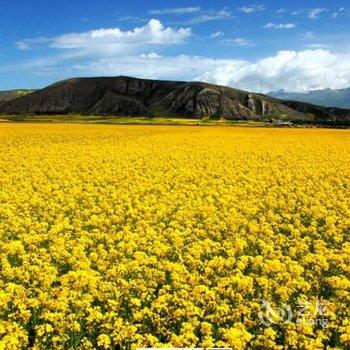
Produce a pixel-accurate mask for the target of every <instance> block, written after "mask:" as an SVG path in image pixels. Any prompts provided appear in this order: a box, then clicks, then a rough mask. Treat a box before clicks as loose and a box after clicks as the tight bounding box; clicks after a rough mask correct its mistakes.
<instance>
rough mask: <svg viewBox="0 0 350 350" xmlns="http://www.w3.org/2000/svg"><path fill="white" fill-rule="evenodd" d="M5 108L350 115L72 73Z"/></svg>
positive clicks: (177, 84) (193, 87)
mask: <svg viewBox="0 0 350 350" xmlns="http://www.w3.org/2000/svg"><path fill="white" fill-rule="evenodd" d="M0 113H2V114H69V113H74V114H87V115H89V114H91V115H113V116H140V115H145V116H178V117H181V116H182V117H188V116H190V117H195V118H203V117H211V118H226V119H262V118H264V119H265V118H272V117H273V118H280V117H282V116H283V118H288V119H292V120H293V119H294V120H295V119H298V120H308V119H310V118H313V119H318V118H320V119H322V120H324V119H329V120H337V119H339V118H340V119H342V120H343V119H344V120H348V119H350V113H349V110H340V109H337V108H332V109H331V108H323V107H319V106H314V105H310V104H307V103H301V102H293V101H283V100H278V99H275V98H273V97H270V96H265V95H261V94H255V93H249V92H246V91H242V90H238V89H233V88H229V87H225V86H219V85H213V84H207V83H201V82H181V81H161V80H148V79H136V78H130V77H103V78H77V79H68V80H65V81H61V82H58V83H55V84H53V85H50V86H48V87H46V88H44V89H42V90H38V91H36V92H33V93H31V94H30V95H26V96H22V97H19V98H16V99H13V100H11V101H7V102H4V103H2V104H0Z"/></svg>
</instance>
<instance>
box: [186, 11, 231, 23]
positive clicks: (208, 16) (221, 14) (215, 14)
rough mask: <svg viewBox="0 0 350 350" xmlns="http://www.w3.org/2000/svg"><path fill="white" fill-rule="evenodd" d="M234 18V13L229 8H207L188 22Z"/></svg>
mask: <svg viewBox="0 0 350 350" xmlns="http://www.w3.org/2000/svg"><path fill="white" fill-rule="evenodd" d="M230 18H232V13H231V11H229V10H228V9H227V8H223V9H221V10H207V11H205V12H203V13H202V14H200V15H199V16H196V17H193V18H191V19H190V20H189V21H187V22H185V23H186V24H201V23H205V22H211V21H219V20H227V19H230Z"/></svg>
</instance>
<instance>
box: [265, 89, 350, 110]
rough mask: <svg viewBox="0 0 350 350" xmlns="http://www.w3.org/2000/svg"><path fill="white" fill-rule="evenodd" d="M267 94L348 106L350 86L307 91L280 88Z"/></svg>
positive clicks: (325, 104)
mask: <svg viewBox="0 0 350 350" xmlns="http://www.w3.org/2000/svg"><path fill="white" fill-rule="evenodd" d="M269 95H270V96H272V97H276V98H281V99H285V100H296V101H301V102H308V103H313V104H316V105H322V106H328V107H338V108H350V88H347V89H340V90H332V89H325V90H311V91H309V92H307V93H298V92H286V91H284V90H280V91H276V92H271V93H269Z"/></svg>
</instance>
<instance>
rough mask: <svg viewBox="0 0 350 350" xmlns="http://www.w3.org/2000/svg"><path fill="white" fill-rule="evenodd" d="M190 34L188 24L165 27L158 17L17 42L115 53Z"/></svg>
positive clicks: (181, 39) (182, 38) (24, 45)
mask: <svg viewBox="0 0 350 350" xmlns="http://www.w3.org/2000/svg"><path fill="white" fill-rule="evenodd" d="M190 35H191V29H190V28H180V29H173V28H170V27H168V28H165V27H164V26H163V24H162V23H161V22H160V21H159V20H157V19H151V20H150V21H149V22H148V23H147V24H146V25H144V26H142V27H136V28H134V29H133V30H129V31H122V30H120V29H119V28H102V29H97V30H90V31H88V32H83V33H69V34H63V35H60V36H57V37H54V38H37V39H25V40H22V41H20V42H18V43H16V46H17V47H18V48H21V49H25V48H29V47H30V46H32V45H37V44H49V46H50V47H52V48H55V49H64V50H71V51H75V52H76V54H77V55H92V54H95V55H114V54H117V53H126V52H134V51H139V50H141V49H142V48H143V47H145V46H147V45H174V44H179V43H182V42H184V41H185V40H186V39H187V38H188V37H189V36H190Z"/></svg>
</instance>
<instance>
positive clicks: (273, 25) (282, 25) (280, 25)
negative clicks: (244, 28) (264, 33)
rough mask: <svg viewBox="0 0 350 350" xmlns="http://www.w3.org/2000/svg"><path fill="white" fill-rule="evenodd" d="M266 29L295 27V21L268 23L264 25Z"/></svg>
mask: <svg viewBox="0 0 350 350" xmlns="http://www.w3.org/2000/svg"><path fill="white" fill-rule="evenodd" d="M263 28H265V29H293V28H295V24H294V23H271V22H270V23H267V24H266V25H264V27H263Z"/></svg>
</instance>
